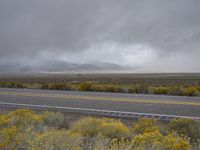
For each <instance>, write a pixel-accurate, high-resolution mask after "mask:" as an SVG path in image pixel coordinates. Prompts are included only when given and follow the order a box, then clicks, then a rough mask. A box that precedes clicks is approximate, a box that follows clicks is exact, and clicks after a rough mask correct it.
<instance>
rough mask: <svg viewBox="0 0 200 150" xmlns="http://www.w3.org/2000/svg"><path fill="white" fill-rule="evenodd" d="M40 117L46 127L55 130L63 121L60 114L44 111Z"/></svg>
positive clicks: (62, 116)
mask: <svg viewBox="0 0 200 150" xmlns="http://www.w3.org/2000/svg"><path fill="white" fill-rule="evenodd" d="M41 115H42V117H43V120H44V124H45V125H46V126H52V127H55V128H58V127H60V126H61V125H62V124H63V122H64V120H65V116H64V114H63V113H61V112H53V111H44V112H42V114H41Z"/></svg>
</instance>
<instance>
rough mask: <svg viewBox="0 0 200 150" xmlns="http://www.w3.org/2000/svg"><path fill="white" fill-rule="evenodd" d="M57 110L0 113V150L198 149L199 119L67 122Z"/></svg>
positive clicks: (99, 119) (100, 119)
mask: <svg viewBox="0 0 200 150" xmlns="http://www.w3.org/2000/svg"><path fill="white" fill-rule="evenodd" d="M66 119H67V118H66V117H65V115H64V114H63V113H60V112H49V111H44V112H41V113H35V112H33V111H31V110H27V109H19V110H16V111H12V112H9V113H6V114H2V115H0V149H2V150H189V149H190V150H199V149H200V141H199V140H198V139H200V121H198V120H190V119H174V120H172V121H170V122H160V121H158V120H155V119H146V118H140V119H139V120H138V121H134V122H133V123H132V124H131V125H126V124H125V123H123V122H122V121H120V120H118V119H111V118H94V117H86V118H82V119H80V120H78V121H75V122H72V123H70V124H67V123H66V122H67V121H66Z"/></svg>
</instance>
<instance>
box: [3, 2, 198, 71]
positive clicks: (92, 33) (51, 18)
mask: <svg viewBox="0 0 200 150" xmlns="http://www.w3.org/2000/svg"><path fill="white" fill-rule="evenodd" d="M57 60H62V61H66V62H70V63H81V64H85V63H88V64H93V63H99V62H103V63H113V64H117V65H121V66H130V67H132V68H137V69H136V70H134V69H133V72H200V1H199V0H0V65H1V64H6V63H11V62H12V63H19V64H31V65H37V64H39V63H42V62H48V61H57ZM129 71H130V70H129Z"/></svg>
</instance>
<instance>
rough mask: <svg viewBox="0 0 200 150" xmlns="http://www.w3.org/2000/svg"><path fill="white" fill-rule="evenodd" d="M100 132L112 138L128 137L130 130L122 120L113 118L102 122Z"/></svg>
mask: <svg viewBox="0 0 200 150" xmlns="http://www.w3.org/2000/svg"><path fill="white" fill-rule="evenodd" d="M100 133H101V134H102V135H103V136H105V137H108V138H111V139H112V138H122V137H128V136H129V134H130V131H129V129H128V127H126V126H125V125H124V124H123V123H122V122H120V121H114V120H113V121H112V122H102V124H101V130H100Z"/></svg>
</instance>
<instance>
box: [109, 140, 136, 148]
mask: <svg viewBox="0 0 200 150" xmlns="http://www.w3.org/2000/svg"><path fill="white" fill-rule="evenodd" d="M107 149H108V150H132V145H131V144H130V141H129V140H128V139H125V138H121V139H112V140H111V142H110V143H109V144H108V146H107Z"/></svg>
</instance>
